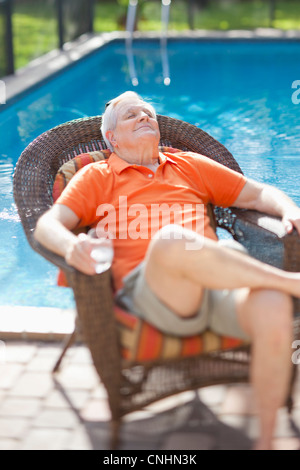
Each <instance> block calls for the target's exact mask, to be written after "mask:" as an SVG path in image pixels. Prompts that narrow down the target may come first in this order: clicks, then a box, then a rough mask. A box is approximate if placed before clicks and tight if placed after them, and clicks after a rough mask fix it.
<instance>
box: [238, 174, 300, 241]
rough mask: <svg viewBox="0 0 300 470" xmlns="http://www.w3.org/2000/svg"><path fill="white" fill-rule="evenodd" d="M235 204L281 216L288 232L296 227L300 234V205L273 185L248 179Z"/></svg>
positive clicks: (243, 207)
mask: <svg viewBox="0 0 300 470" xmlns="http://www.w3.org/2000/svg"><path fill="white" fill-rule="evenodd" d="M234 206H236V207H240V208H242V209H254V210H257V211H259V212H265V213H267V214H270V215H275V216H277V217H281V220H282V223H283V225H284V228H285V231H286V233H291V232H292V231H293V229H294V228H295V229H296V230H297V232H298V234H299V235H300V207H298V206H297V205H296V204H295V203H294V202H293V201H292V199H290V198H289V197H288V196H287V195H286V194H285V193H284V192H282V191H280V190H279V189H277V188H274V187H273V186H269V185H266V184H263V183H257V182H256V181H253V180H247V182H246V184H245V186H244V188H243V189H242V191H241V192H240V194H239V196H238V198H237V199H236V201H235V203H234Z"/></svg>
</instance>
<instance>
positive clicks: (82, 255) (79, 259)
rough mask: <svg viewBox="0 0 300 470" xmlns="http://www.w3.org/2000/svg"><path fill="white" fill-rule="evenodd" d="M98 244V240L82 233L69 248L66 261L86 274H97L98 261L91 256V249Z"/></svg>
mask: <svg viewBox="0 0 300 470" xmlns="http://www.w3.org/2000/svg"><path fill="white" fill-rule="evenodd" d="M96 245H97V240H93V239H91V238H90V237H88V236H87V235H86V234H85V233H80V234H79V235H78V236H77V237H76V238H74V240H73V242H72V243H70V244H69V246H68V248H67V252H66V255H65V260H66V262H67V263H68V264H70V265H71V266H73V267H74V268H76V269H78V271H81V272H83V273H84V274H88V275H93V274H96V269H95V267H96V262H95V260H94V259H93V258H92V256H91V251H92V249H93V247H94V246H96Z"/></svg>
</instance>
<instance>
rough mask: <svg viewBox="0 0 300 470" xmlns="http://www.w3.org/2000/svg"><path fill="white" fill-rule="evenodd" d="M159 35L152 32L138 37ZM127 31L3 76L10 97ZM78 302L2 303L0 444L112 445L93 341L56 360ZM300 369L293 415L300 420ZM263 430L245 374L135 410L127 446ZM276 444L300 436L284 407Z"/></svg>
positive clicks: (178, 445)
mask: <svg viewBox="0 0 300 470" xmlns="http://www.w3.org/2000/svg"><path fill="white" fill-rule="evenodd" d="M145 36H146V37H158V36H157V35H154V34H151V33H149V34H147V35H141V34H139V33H135V35H134V37H136V38H138V37H145ZM124 37H125V33H111V34H104V35H93V36H84V37H82V38H80V39H79V40H78V41H76V42H75V43H72V44H69V45H68V44H67V45H66V46H65V48H64V50H62V51H60V50H57V51H53V52H51V53H49V54H47V55H46V56H44V57H42V58H40V59H37V60H36V61H34V62H33V63H31V64H30V65H29V66H27V67H25V68H24V69H22V70H19V71H17V73H16V75H15V76H11V77H5V78H4V79H3V80H4V82H5V84H6V99H7V101H9V100H13V99H14V98H15V97H17V96H18V95H20V94H21V93H23V92H24V91H25V90H26V89H28V88H30V87H34V86H36V85H37V84H38V83H39V82H40V81H41V80H46V79H47V78H49V77H50V76H51V75H53V74H55V73H58V72H59V71H60V70H62V69H63V68H64V67H66V66H68V65H70V64H72V63H74V62H76V61H77V60H80V59H81V58H82V57H83V56H84V55H86V54H88V53H91V52H93V51H94V50H96V49H97V48H98V47H100V46H101V45H103V44H105V43H107V42H109V41H111V40H113V39H118V38H124ZM169 37H186V38H203V39H212V38H213V39H215V38H218V39H220V38H226V39H284V40H286V39H297V40H298V39H300V33H299V32H298V31H289V32H282V31H278V30H273V29H271V30H256V31H251V32H249V31H230V32H228V33H222V32H217V33H216V32H205V31H189V32H186V33H184V32H183V33H180V35H178V34H175V33H172V32H170V33H169ZM74 318H75V312H74V311H72V310H60V309H48V308H35V307H1V309H0V340H1V341H0V450H27V449H31V450H79V449H82V450H95V449H97V450H104V449H109V441H108V435H109V419H110V412H109V409H108V405H107V396H106V391H105V389H104V387H103V385H102V384H101V382H100V381H99V378H98V377H97V375H96V373H95V370H94V368H93V365H92V362H91V358H90V355H89V351H88V349H87V348H86V347H85V345H84V344H83V343H81V342H80V341H78V342H77V343H76V344H75V345H74V346H72V347H71V348H70V349H69V350H68V351H67V354H66V357H65V359H64V361H63V362H62V365H61V368H60V371H59V372H58V373H56V374H52V368H53V366H54V364H55V362H56V360H57V358H58V356H59V354H60V351H61V348H62V342H63V339H64V338H65V336H66V335H68V334H69V333H70V332H72V331H73V328H74ZM299 392H300V379H298V380H297V383H296V388H295V395H294V398H295V403H294V411H293V419H294V421H295V423H296V424H297V425H298V426H299V428H300V398H299V397H300V394H299ZM257 435H258V422H257V415H256V410H255V405H254V400H253V395H252V390H251V387H250V386H249V385H248V384H241V385H218V386H213V387H206V388H203V389H201V390H199V391H197V392H186V393H183V394H180V395H177V396H175V397H172V398H169V399H166V400H162V401H161V402H158V403H156V404H154V405H152V406H149V407H148V408H147V409H146V410H144V411H143V412H138V413H133V414H132V415H129V416H128V417H127V418H126V419H125V421H124V425H123V427H122V432H121V436H122V440H121V449H124V450H125V449H130V450H138V449H145V450H175V449H180V450H181V451H184V450H206V449H207V450H210V449H215V450H217V449H220V450H221V449H224V450H225V449H235V450H239V449H241V450H242V449H243V450H246V449H250V448H251V447H252V443H253V441H254V439H255V438H256V437H257ZM274 448H275V449H277V450H298V449H299V448H300V438H299V436H298V434H297V432H296V431H295V430H294V429H293V428H292V427H291V426H290V423H289V420H288V416H287V413H286V410H285V409H281V410H279V413H278V422H277V427H276V432H275V436H274Z"/></svg>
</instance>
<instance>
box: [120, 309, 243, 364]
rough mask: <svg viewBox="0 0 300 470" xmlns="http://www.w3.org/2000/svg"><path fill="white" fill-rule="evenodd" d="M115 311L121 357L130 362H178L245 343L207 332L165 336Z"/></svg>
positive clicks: (128, 315) (142, 322)
mask: <svg viewBox="0 0 300 470" xmlns="http://www.w3.org/2000/svg"><path fill="white" fill-rule="evenodd" d="M114 310H115V315H116V318H117V322H118V327H119V331H120V339H121V347H122V356H123V358H124V359H126V360H128V361H155V360H160V359H179V358H184V357H191V356H196V355H199V354H203V353H209V352H212V351H220V350H225V349H230V348H235V347H238V346H240V345H242V344H244V343H245V342H244V341H243V340H240V339H236V338H229V337H225V336H219V335H216V334H215V333H213V332H211V331H208V330H207V331H205V332H204V333H202V334H201V335H195V336H190V337H184V338H180V337H177V336H172V335H166V334H163V333H161V332H160V331H159V330H157V329H156V328H155V327H153V326H152V325H150V324H149V323H147V322H146V321H144V320H141V319H140V318H138V317H135V316H133V315H131V314H130V313H128V312H126V311H125V310H122V309H121V308H120V307H118V306H117V305H115V309H114Z"/></svg>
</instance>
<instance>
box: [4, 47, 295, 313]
mask: <svg viewBox="0 0 300 470" xmlns="http://www.w3.org/2000/svg"><path fill="white" fill-rule="evenodd" d="M167 51H168V65H169V70H170V78H171V82H170V85H169V86H165V85H164V81H163V78H164V77H163V63H162V56H161V50H160V45H159V42H158V41H155V40H151V41H149V40H138V41H135V42H134V44H133V53H134V54H133V55H134V60H135V68H136V72H137V77H138V80H139V85H138V86H137V87H133V86H132V82H131V79H130V74H129V67H128V60H127V56H126V50H125V44H124V42H123V41H121V40H117V41H113V42H111V43H109V44H107V45H106V46H105V47H103V48H102V49H100V50H99V51H97V52H95V53H93V54H91V55H90V56H88V57H86V58H85V59H84V60H82V61H81V62H79V63H78V64H76V65H75V66H74V67H72V68H69V69H67V70H66V71H64V72H63V73H62V74H60V75H58V76H56V77H55V78H53V79H52V80H51V81H48V82H47V83H45V84H44V85H42V86H40V87H39V88H36V89H35V90H34V91H31V92H30V93H29V94H28V95H25V96H23V97H22V98H21V99H19V100H18V101H16V102H14V103H13V104H11V105H10V106H7V107H6V108H2V110H1V106H0V139H1V153H0V237H1V240H0V259H1V261H0V279H1V287H0V305H33V306H47V307H63V308H69V307H72V306H73V305H74V303H73V297H72V293H71V292H70V291H69V289H63V288H59V287H56V268H55V267H54V266H52V265H51V264H49V263H48V262H46V261H45V260H43V259H42V258H41V257H40V256H38V255H37V254H36V253H34V252H33V251H32V250H31V248H30V247H29V246H28V243H27V241H26V240H25V237H24V235H23V230H22V227H21V225H20V222H19V220H18V215H17V212H16V209H15V206H14V201H13V196H12V177H13V171H14V167H15V164H16V161H17V159H18V157H19V155H20V153H21V152H22V150H23V149H24V148H25V147H26V146H27V144H28V143H29V142H31V141H32V140H33V139H34V138H35V137H36V136H37V135H39V134H40V133H41V132H44V131H45V130H47V129H49V128H51V127H53V126H55V125H57V124H60V123H62V122H65V121H68V120H71V119H75V118H78V117H83V116H91V115H97V114H101V112H102V110H103V108H104V104H105V102H106V101H108V100H109V99H110V98H112V97H114V96H116V95H117V94H119V93H121V92H123V91H125V90H127V89H134V90H135V91H137V92H138V93H140V94H141V95H142V96H144V97H145V98H150V99H151V101H152V103H153V104H154V106H155V107H156V109H157V111H158V112H159V113H161V114H168V115H170V116H172V117H175V118H179V119H184V120H186V121H189V122H191V123H192V124H195V125H197V126H199V127H201V128H202V129H204V130H205V131H206V132H208V133H210V134H211V135H213V136H214V137H215V138H216V139H218V140H220V141H221V142H222V143H223V144H224V145H225V146H226V147H227V148H228V149H229V150H230V151H231V152H232V153H233V155H234V156H235V158H236V159H237V161H238V162H239V164H240V166H241V168H242V169H243V171H244V172H245V174H246V175H247V176H249V177H252V178H255V179H257V180H259V181H265V182H268V183H271V184H275V185H276V186H277V187H279V188H280V189H283V190H284V191H286V192H287V193H288V194H289V195H290V196H291V197H292V198H293V199H294V200H295V201H296V202H297V203H298V204H300V189H299V186H298V184H297V175H298V174H299V170H300V145H299V144H300V132H299V130H300V105H299V106H298V105H296V104H294V103H293V101H292V94H293V92H295V90H293V89H292V83H293V82H294V81H295V80H297V79H300V70H299V64H300V43H299V42H297V41H277V40H276V41H275V40H274V41H246V40H243V41H241V40H237V41H224V40H222V41H221V40H201V41H199V40H187V39H185V40H177V39H176V40H175V39H174V40H169V42H168V48H167Z"/></svg>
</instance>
